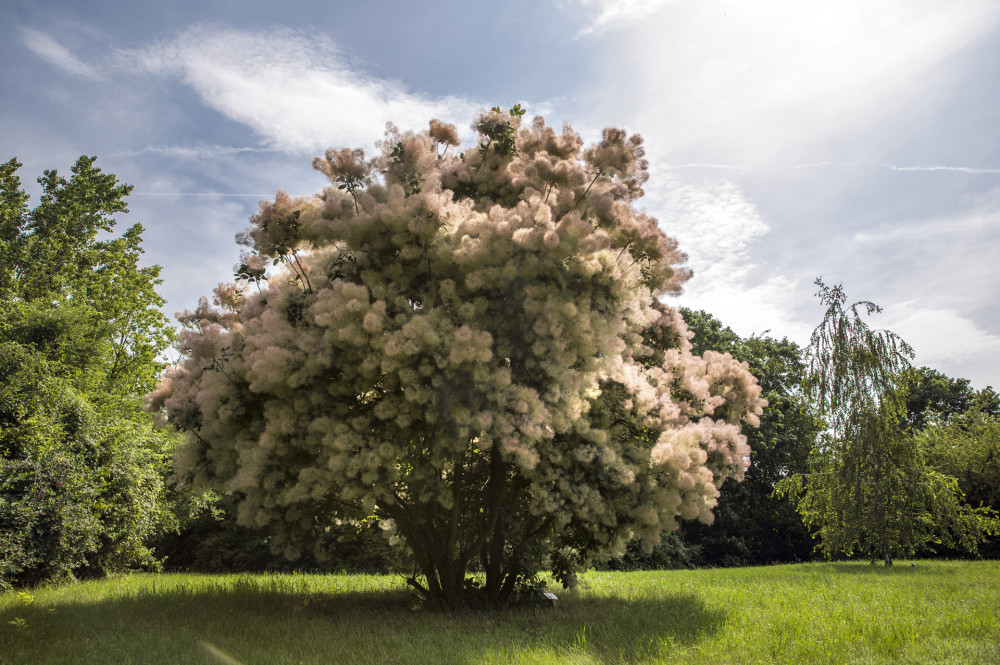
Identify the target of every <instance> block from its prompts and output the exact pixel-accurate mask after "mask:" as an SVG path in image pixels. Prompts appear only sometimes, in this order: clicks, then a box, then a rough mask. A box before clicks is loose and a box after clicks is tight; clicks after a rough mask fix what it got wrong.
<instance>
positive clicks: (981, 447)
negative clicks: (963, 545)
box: [916, 395, 1000, 558]
mask: <svg viewBox="0 0 1000 665" xmlns="http://www.w3.org/2000/svg"><path fill="white" fill-rule="evenodd" d="M991 403H992V401H991V400H990V399H989V395H985V399H983V400H982V401H978V400H974V401H973V402H972V404H971V405H970V406H969V408H968V409H967V410H966V411H965V412H964V413H958V414H953V415H952V416H951V417H949V418H947V419H939V420H935V421H932V422H930V423H928V424H927V426H926V427H925V428H924V429H923V430H921V431H920V432H919V433H917V435H916V437H917V439H918V441H920V443H921V445H923V446H924V448H925V449H926V450H927V459H928V463H929V464H931V465H932V466H933V467H934V468H935V469H937V470H938V471H939V472H941V473H943V474H946V475H948V476H951V477H954V478H955V479H956V480H957V481H958V487H959V489H960V490H961V491H962V492H963V494H964V495H965V498H966V500H967V501H968V503H969V504H970V505H972V506H974V507H983V508H987V509H990V510H991V511H992V515H993V516H994V517H995V516H996V514H997V513H998V512H1000V415H997V414H993V413H990V412H989V407H990V405H991ZM980 551H981V552H982V553H983V554H984V556H989V557H991V558H996V557H1000V537H998V534H996V533H994V534H992V535H991V537H989V538H988V539H987V541H986V543H985V544H983V545H982V546H981V547H980ZM944 553H946V554H949V553H950V552H949V551H948V550H944Z"/></svg>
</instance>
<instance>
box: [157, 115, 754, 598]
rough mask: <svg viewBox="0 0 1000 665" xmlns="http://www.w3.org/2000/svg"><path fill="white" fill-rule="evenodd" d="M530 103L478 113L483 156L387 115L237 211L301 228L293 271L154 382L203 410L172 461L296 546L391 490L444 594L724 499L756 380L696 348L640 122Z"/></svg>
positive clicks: (268, 237)
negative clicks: (378, 127)
mask: <svg viewBox="0 0 1000 665" xmlns="http://www.w3.org/2000/svg"><path fill="white" fill-rule="evenodd" d="M522 116H523V109H521V108H520V107H518V106H515V107H514V108H513V109H511V111H509V112H508V113H507V114H502V113H499V112H498V110H496V109H494V110H493V111H491V112H488V113H484V114H481V115H480V116H479V118H477V120H476V123H475V126H476V127H477V128H478V129H479V131H480V138H479V146H480V147H481V152H480V155H476V156H475V157H474V158H473V159H471V160H467V159H466V153H460V154H459V155H458V156H448V155H447V154H444V153H441V152H439V148H438V146H439V144H440V143H442V142H443V143H445V144H446V145H453V144H455V143H456V142H457V138H455V137H457V133H456V132H455V130H454V128H453V127H451V126H445V125H444V124H443V123H441V122H440V121H432V122H431V127H430V131H428V132H423V133H413V132H405V133H400V132H399V131H398V130H397V129H396V128H395V127H393V126H391V125H390V126H389V127H388V130H387V133H386V138H385V140H384V141H383V142H382V143H381V150H382V154H381V155H380V156H379V157H378V158H377V159H375V160H373V161H371V162H366V161H364V159H363V153H361V152H360V151H357V150H355V151H351V150H347V149H345V150H340V151H334V150H331V151H328V152H327V154H326V159H317V160H316V162H315V163H314V164H315V166H316V168H318V169H319V170H321V171H323V172H324V173H326V174H327V175H328V176H329V177H330V180H331V181H332V183H333V185H332V186H330V187H328V188H326V189H325V190H324V191H322V192H320V193H319V194H317V195H316V196H314V197H306V198H300V199H292V198H290V197H289V196H288V195H287V194H284V193H283V192H279V194H278V196H277V197H276V198H275V200H274V201H273V202H265V203H262V204H261V207H260V211H259V213H258V214H257V215H255V216H254V217H253V218H252V220H251V225H250V228H249V229H248V230H247V232H246V233H244V234H241V236H240V242H241V243H243V244H245V245H247V246H249V247H250V248H251V250H252V251H254V252H256V253H257V254H258V255H260V256H262V257H273V258H277V257H278V256H283V255H285V253H286V252H288V251H289V250H291V251H292V252H293V254H294V249H295V248H296V247H302V248H308V254H307V255H304V256H303V257H302V261H301V263H297V264H296V266H295V272H294V273H293V272H291V271H289V272H285V271H279V272H277V273H276V274H274V275H272V276H271V277H270V278H269V280H268V282H267V288H266V289H265V290H263V293H255V292H251V291H249V290H248V289H243V290H242V291H241V290H239V289H235V290H234V289H233V287H232V286H231V285H221V286H220V288H219V289H217V292H216V302H217V307H216V308H211V307H209V306H208V305H207V301H203V306H201V307H199V308H198V310H196V311H195V312H192V313H187V314H186V315H185V316H184V317H183V320H184V321H185V322H186V323H187V324H188V327H187V328H186V329H185V330H183V331H182V332H181V333H180V335H179V342H178V348H179V350H180V351H181V353H182V354H183V357H184V359H183V360H182V362H181V363H180V364H179V365H177V366H176V367H173V368H171V369H169V370H168V371H167V372H166V373H165V375H164V378H163V381H162V383H161V384H160V386H159V387H158V388H157V390H156V391H155V392H154V393H153V394H152V395H151V396H150V408H152V409H154V410H163V411H164V412H165V414H166V417H167V418H168V419H169V420H170V421H171V422H173V423H175V424H176V425H177V426H178V427H180V428H181V429H183V430H185V431H186V433H187V440H186V443H185V445H184V446H183V447H182V449H181V450H180V451H179V454H178V457H177V460H176V467H177V471H178V473H179V474H180V475H181V476H182V477H183V478H186V479H187V480H188V481H190V482H191V483H193V484H194V485H195V486H196V487H212V488H217V489H219V490H222V491H226V492H230V493H232V494H233V497H234V499H235V500H236V502H237V504H238V514H239V518H240V519H241V520H242V521H243V522H244V523H245V524H248V525H255V526H262V525H269V526H270V529H271V532H272V534H273V538H272V541H271V543H272V545H273V546H275V547H276V548H277V549H278V550H279V551H282V552H284V553H285V554H286V555H287V556H289V557H292V558H294V557H295V556H298V555H299V554H301V553H302V552H303V551H307V550H309V549H311V548H312V547H313V546H314V544H315V543H317V542H318V541H319V540H321V534H323V533H325V528H326V527H327V526H329V525H330V524H333V523H337V522H336V521H337V520H341V521H345V522H360V521H362V520H364V519H365V518H366V517H368V516H372V515H374V516H376V517H377V518H378V519H379V520H380V524H381V525H383V526H384V527H385V528H386V534H387V535H388V536H389V537H390V538H392V539H393V540H395V541H399V542H402V543H404V544H405V545H406V546H407V547H408V548H409V549H410V551H411V552H412V555H413V559H414V561H415V563H416V567H417V570H418V571H419V573H418V575H416V576H414V578H413V579H411V586H413V587H414V588H416V589H418V590H419V592H420V594H421V595H422V596H423V597H425V598H426V599H427V600H428V602H429V603H431V604H433V605H437V606H442V607H457V606H461V605H465V604H469V603H473V604H475V603H486V604H490V605H499V604H505V603H510V602H515V601H517V600H519V599H524V598H528V597H531V596H533V595H537V594H538V593H540V589H541V587H540V585H539V584H538V582H537V581H536V580H537V577H536V575H537V573H538V572H539V571H541V570H544V569H545V568H548V569H549V570H551V571H552V573H553V574H554V575H555V577H556V579H557V580H558V581H560V582H562V583H563V584H565V585H567V586H570V585H573V584H574V583H575V579H576V577H575V574H576V571H578V570H580V569H581V567H585V566H587V565H588V564H589V562H590V561H591V560H593V559H595V558H601V557H606V556H613V555H616V554H620V553H621V552H622V551H624V548H625V544H626V543H627V542H628V541H629V539H630V538H632V537H633V536H638V537H640V538H642V540H643V542H644V544H645V546H646V547H650V548H651V547H652V546H653V545H655V544H656V543H657V541H658V540H659V537H660V533H661V532H663V531H664V530H674V529H676V528H677V527H678V524H679V520H682V519H688V520H690V519H700V520H702V521H706V522H707V521H711V519H712V508H713V506H714V505H715V502H716V498H717V497H718V493H719V492H718V487H719V486H720V485H721V484H722V482H724V481H725V480H726V479H727V478H730V477H733V478H740V477H742V474H743V471H744V470H745V468H746V466H747V463H748V455H749V449H748V447H747V445H746V442H745V437H744V436H743V435H742V434H741V433H740V424H741V423H743V422H748V423H752V424H756V423H757V419H758V416H759V414H760V413H761V411H762V407H763V400H761V399H760V396H759V395H760V388H759V387H758V386H757V383H756V380H755V379H754V377H753V376H752V375H751V374H750V372H749V371H748V369H747V365H746V364H745V363H740V362H737V361H736V360H734V359H733V358H732V356H730V355H728V354H725V353H716V352H714V351H706V352H705V353H704V355H703V356H695V355H693V354H692V353H691V344H690V341H689V333H688V332H687V328H686V326H685V325H684V321H683V319H682V317H681V316H680V314H679V313H678V312H677V311H676V310H675V309H673V308H671V307H668V306H666V305H664V304H662V302H661V298H662V297H664V296H666V295H668V294H676V293H678V292H679V291H680V289H681V286H682V284H683V283H684V282H685V280H686V279H687V278H688V277H689V276H690V273H689V271H687V270H686V269H684V268H683V267H681V264H682V263H683V261H684V260H685V257H684V255H683V254H681V253H680V252H679V251H678V249H677V244H676V242H675V241H674V240H672V239H670V238H668V237H667V236H665V235H664V234H663V232H662V231H661V230H660V228H659V226H658V224H657V222H656V220H655V219H653V218H651V217H649V216H647V215H645V214H643V213H641V212H639V211H637V210H636V209H635V208H634V207H633V206H632V201H633V200H634V199H635V198H636V197H637V196H639V195H640V194H641V188H640V187H639V184H641V183H642V182H643V181H644V180H645V178H646V172H645V169H646V162H645V160H644V159H642V149H641V143H642V141H641V139H639V138H638V137H636V136H632V137H629V136H628V135H627V134H625V132H623V131H621V130H606V131H605V133H604V135H603V137H602V140H601V141H600V142H599V143H598V144H597V145H595V146H592V147H591V148H589V149H587V150H584V149H583V141H582V140H581V139H580V137H579V135H577V134H576V133H575V132H573V131H572V129H571V128H569V127H568V126H567V127H564V129H563V131H562V133H561V134H559V133H556V132H555V131H554V130H553V129H551V128H550V127H548V126H547V125H546V124H545V121H544V120H543V119H541V118H535V119H534V120H533V121H532V122H531V124H530V126H527V127H524V126H522V125H521V119H522ZM484 146H485V147H484ZM470 161H471V162H472V163H470ZM372 169H376V170H375V171H374V172H373V171H372ZM373 173H377V175H374V174H373ZM594 173H597V174H598V175H597V176H594V175H593V174H594ZM348 175H351V177H354V178H355V180H354V181H352V182H361V181H364V182H365V187H364V188H363V189H362V188H361V187H360V186H359V187H354V188H353V189H349V188H348V187H346V182H347V181H346V180H345V178H346V177H347V176H348ZM415 183H416V184H419V187H416V186H414V185H415ZM293 220H294V225H293V224H292V223H291V221H293ZM301 281H305V282H306V283H308V284H310V285H311V287H310V288H308V289H305V290H303V289H302V288H299V286H298V283H299V282H301ZM223 349H230V350H232V353H231V354H230V355H223V354H222V350H223ZM218 362H221V363H222V364H223V367H219V366H218V365H217V363H218ZM223 369H224V370H225V371H222V370H223ZM473 570H475V571H481V573H480V575H481V578H480V579H481V580H482V581H481V583H478V582H477V583H469V582H467V579H468V578H469V576H470V574H471V572H472V571H473Z"/></svg>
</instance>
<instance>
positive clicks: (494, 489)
mask: <svg viewBox="0 0 1000 665" xmlns="http://www.w3.org/2000/svg"><path fill="white" fill-rule="evenodd" d="M505 480H506V469H505V468H504V463H503V459H501V454H500V444H499V442H494V444H493V448H492V449H491V450H490V485H489V491H488V492H489V511H490V517H491V518H492V521H493V534H492V535H491V537H490V547H489V552H488V558H487V562H486V596H487V598H488V599H489V602H490V603H492V604H499V602H500V589H501V584H502V582H503V579H502V576H503V552H504V545H505V542H504V539H505V536H504V515H503V509H504V508H503V495H504V489H505V485H506V483H505V482H504V481H505Z"/></svg>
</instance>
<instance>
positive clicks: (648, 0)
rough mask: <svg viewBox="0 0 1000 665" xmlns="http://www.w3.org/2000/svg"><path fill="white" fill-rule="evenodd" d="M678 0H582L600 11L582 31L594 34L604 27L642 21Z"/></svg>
mask: <svg viewBox="0 0 1000 665" xmlns="http://www.w3.org/2000/svg"><path fill="white" fill-rule="evenodd" d="M675 1H676V0H580V3H581V4H582V5H583V6H584V7H591V6H594V7H597V8H598V9H599V10H600V12H599V13H598V14H597V16H595V17H594V19H593V22H592V23H591V24H590V25H588V26H587V27H585V28H584V29H582V30H581V31H580V33H579V34H580V35H587V34H592V33H594V32H596V31H598V30H600V29H602V28H614V27H621V26H625V25H629V24H631V23H635V22H637V21H640V20H642V19H644V18H646V17H647V16H650V15H651V14H655V13H656V12H657V11H659V10H660V9H662V8H663V7H664V6H665V5H667V4H670V3H671V2H675Z"/></svg>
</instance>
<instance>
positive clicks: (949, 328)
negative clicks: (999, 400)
mask: <svg viewBox="0 0 1000 665" xmlns="http://www.w3.org/2000/svg"><path fill="white" fill-rule="evenodd" d="M884 317H885V327H886V328H889V329H890V330H892V331H893V332H895V333H896V334H898V335H899V336H900V337H902V338H903V339H905V340H906V341H907V342H908V343H909V344H910V345H911V346H912V347H913V348H914V350H915V351H916V360H915V363H916V364H917V365H918V366H919V365H926V366H929V367H933V368H936V369H937V368H943V369H944V371H945V373H947V374H948V375H949V376H954V377H962V378H967V379H969V380H970V381H972V384H973V385H974V386H976V387H977V388H985V387H986V386H988V385H992V386H1000V376H998V375H997V374H996V370H997V366H996V362H997V358H1000V336H998V335H995V334H992V333H990V332H988V331H986V330H983V329H982V328H981V327H980V326H978V325H976V323H975V322H974V321H973V320H972V319H970V318H969V317H967V316H963V315H962V314H960V313H958V312H956V311H955V310H954V309H951V308H948V307H940V308H934V307H925V306H922V305H921V304H920V303H919V302H918V301H910V302H905V303H900V304H897V305H893V306H891V307H887V308H886V309H885V315H884Z"/></svg>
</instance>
